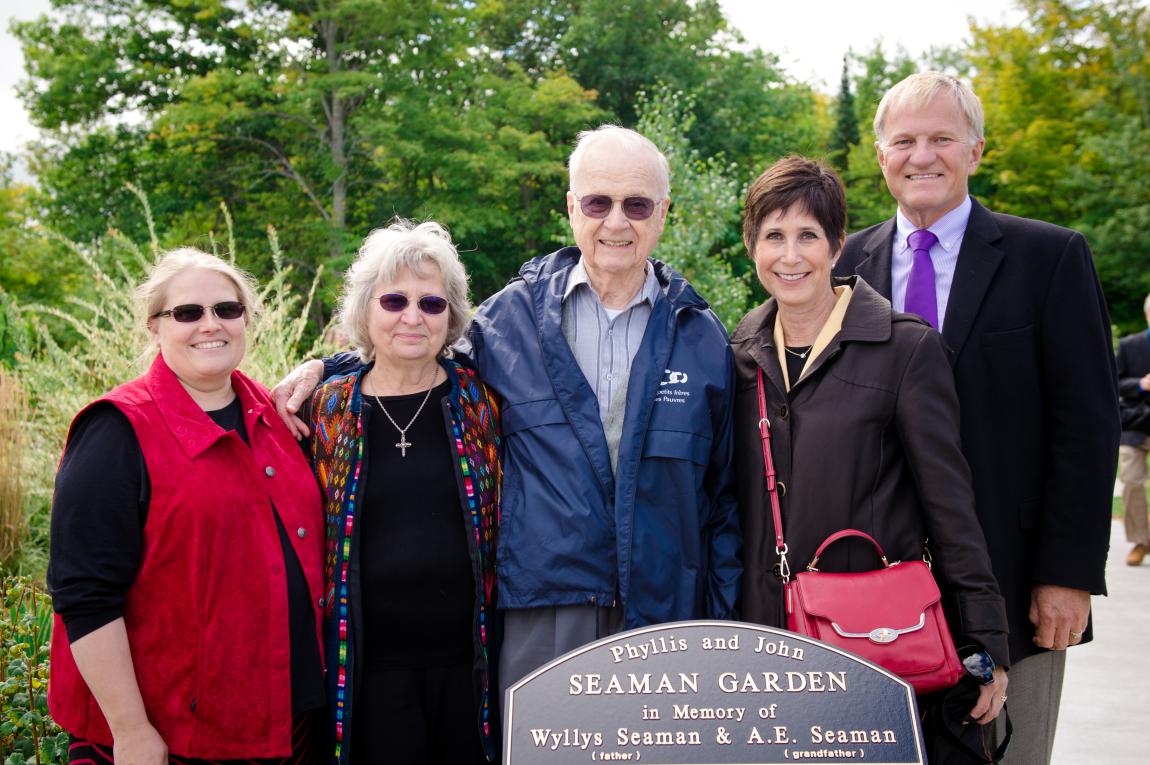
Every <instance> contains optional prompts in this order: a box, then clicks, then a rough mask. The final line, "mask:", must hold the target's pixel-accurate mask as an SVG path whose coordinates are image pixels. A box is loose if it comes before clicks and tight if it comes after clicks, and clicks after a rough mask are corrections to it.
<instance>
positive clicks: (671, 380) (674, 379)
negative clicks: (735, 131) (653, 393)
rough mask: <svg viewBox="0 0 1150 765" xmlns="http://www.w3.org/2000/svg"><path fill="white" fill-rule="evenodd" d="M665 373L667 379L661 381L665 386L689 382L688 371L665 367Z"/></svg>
mask: <svg viewBox="0 0 1150 765" xmlns="http://www.w3.org/2000/svg"><path fill="white" fill-rule="evenodd" d="M663 373H664V374H665V375H667V377H666V379H664V380H662V381H660V382H659V385H660V386H663V385H681V384H683V383H685V382H687V373H686V372H672V371H671V370H670V369H665V370H663Z"/></svg>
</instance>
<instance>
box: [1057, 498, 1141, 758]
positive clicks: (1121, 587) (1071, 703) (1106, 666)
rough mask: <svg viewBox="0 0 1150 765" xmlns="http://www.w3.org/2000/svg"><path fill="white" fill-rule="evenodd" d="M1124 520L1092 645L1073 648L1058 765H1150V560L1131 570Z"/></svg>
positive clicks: (1114, 540)
mask: <svg viewBox="0 0 1150 765" xmlns="http://www.w3.org/2000/svg"><path fill="white" fill-rule="evenodd" d="M1129 551H1130V545H1128V544H1126V534H1125V532H1124V531H1123V529H1122V523H1121V521H1115V522H1114V525H1113V527H1112V528H1111V531H1110V558H1109V560H1108V562H1107V564H1106V586H1107V588H1108V589H1109V591H1110V596H1109V597H1106V598H1094V602H1093V606H1092V607H1093V610H1094V634H1095V635H1096V637H1095V639H1094V641H1093V642H1091V643H1088V644H1087V645H1084V646H1081V647H1079V648H1072V649H1070V653H1069V654H1068V656H1067V659H1066V684H1065V686H1064V687H1063V691H1062V710H1061V713H1060V714H1059V717H1058V734H1057V736H1056V737H1055V739H1054V758H1053V765H1082V763H1105V764H1106V765H1145V764H1146V763H1150V559H1148V560H1147V561H1146V562H1144V563H1143V564H1142V565H1141V566H1140V567H1139V568H1132V567H1130V566H1127V565H1126V553H1127V552H1129Z"/></svg>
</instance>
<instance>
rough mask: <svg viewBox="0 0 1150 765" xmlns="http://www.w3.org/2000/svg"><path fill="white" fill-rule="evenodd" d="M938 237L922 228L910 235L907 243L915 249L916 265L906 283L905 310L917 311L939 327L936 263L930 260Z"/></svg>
mask: <svg viewBox="0 0 1150 765" xmlns="http://www.w3.org/2000/svg"><path fill="white" fill-rule="evenodd" d="M937 241H938V237H937V236H935V235H934V234H933V233H931V232H930V231H929V230H928V229H925V228H920V229H919V230H917V231H915V232H914V233H913V234H911V235H910V237H908V239H907V243H908V244H910V248H911V249H912V250H914V265H913V266H911V269H910V281H908V282H907V283H906V303H905V305H904V306H903V310H905V311H906V312H907V313H917V314H918V315H919V316H921V317H922V318H924V319H926V320H927V321H929V322H930V326H932V327H934V328H935V329H938V296H937V295H936V294H935V290H934V263H932V262H931V260H930V248H931V247H933V246H934V245H935V242H937Z"/></svg>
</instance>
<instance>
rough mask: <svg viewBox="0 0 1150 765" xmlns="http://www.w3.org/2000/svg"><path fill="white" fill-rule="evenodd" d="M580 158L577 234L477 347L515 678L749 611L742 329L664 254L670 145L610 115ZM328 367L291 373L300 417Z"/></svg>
mask: <svg viewBox="0 0 1150 765" xmlns="http://www.w3.org/2000/svg"><path fill="white" fill-rule="evenodd" d="M569 168H570V189H569V191H568V192H567V213H568V218H569V220H570V222H571V231H572V233H573V234H574V238H575V245H576V246H574V247H564V248H563V249H561V250H558V251H557V252H553V253H551V254H549V255H544V256H541V257H538V258H535V259H533V260H530V261H528V262H527V263H525V264H524V265H523V266H522V267H521V268H520V270H519V275H518V276H517V277H515V278H514V279H512V280H511V282H510V283H509V284H508V285H507V286H506V287H505V288H504V289H502V290H501V291H500V292H498V293H496V294H495V295H493V296H492V297H491V298H489V299H488V300H487V301H486V302H484V303H483V305H481V306H480V307H479V309H478V310H477V311H476V313H475V316H474V319H473V321H472V323H471V325H470V328H469V329H468V331H467V334H466V337H465V338H464V340H462V341H461V342H460V345H459V347H458V348H457V350H458V351H460V352H462V353H463V354H466V355H467V356H470V358H471V359H472V361H473V362H474V364H475V365H476V367H477V368H478V370H479V372H480V374H481V375H482V377H483V379H484V381H485V382H486V383H487V384H488V385H490V386H491V387H492V388H493V389H495V390H496V391H497V392H498V393H499V395H500V397H501V399H502V425H503V436H504V441H503V497H502V502H503V505H502V515H501V521H500V528H499V548H498V559H497V560H498V588H499V592H498V603H499V606H500V608H501V609H502V613H503V615H504V632H503V642H502V649H501V656H500V664H499V680H500V685H501V686H502V688H501V690H502V689H506V688H507V687H509V686H510V685H511V684H513V683H514V682H515V681H517V680H518V679H520V678H521V677H523V676H524V675H526V674H527V673H529V672H530V671H532V670H533V669H535V668H536V667H538V666H540V665H542V664H544V663H546V662H547V661H550V660H551V659H553V658H555V657H557V656H559V655H561V654H563V653H566V652H567V651H569V650H572V649H574V648H576V647H578V646H580V645H583V644H585V643H587V642H590V641H592V640H595V639H597V638H601V637H606V636H608V635H611V634H613V633H615V632H619V631H621V630H623V629H631V628H633V627H641V626H644V625H648V624H654V623H658V622H667V621H675V620H680V619H692V618H733V617H734V616H735V603H736V599H737V597H738V585H739V578H740V575H741V572H742V567H741V564H740V563H739V558H738V554H739V547H740V535H739V527H738V519H737V515H736V508H735V500H734V495H733V492H732V486H731V482H732V475H731V410H732V400H733V393H734V379H733V366H732V360H731V352H730V350H729V349H728V346H727V336H726V333H725V331H724V330H723V327H722V325H721V324H720V323H719V321H718V319H717V318H716V317H715V315H714V314H713V313H712V312H711V310H710V309H709V308H708V306H707V303H706V302H705V301H704V300H703V299H702V298H701V297H699V295H698V293H696V292H695V290H694V289H693V288H692V287H691V285H690V284H689V283H688V282H687V280H686V279H684V278H683V277H682V276H681V275H679V274H677V273H675V272H674V271H673V270H671V269H670V268H669V267H668V266H666V265H665V264H663V263H660V262H659V261H657V260H654V259H653V258H652V257H651V256H652V254H653V252H654V251H655V248H656V245H657V244H658V243H659V236H660V235H661V234H662V232H663V226H664V224H665V222H666V219H667V210H668V208H669V207H670V204H671V200H670V189H669V170H668V165H667V159H666V157H664V156H663V154H662V153H661V152H660V151H659V150H658V148H656V147H655V145H654V144H653V143H651V141H649V140H648V139H647V138H645V137H643V136H642V135H640V134H639V133H636V132H635V131H633V130H627V129H624V128H621V127H616V126H612V125H604V126H602V127H600V128H598V129H597V130H593V131H585V132H583V133H581V134H580V135H579V137H578V141H577V143H576V146H575V150H574V151H573V152H572V154H571V158H570V162H569ZM348 356H349V355H345V356H344V357H335V359H331V360H328V362H327V366H326V370H325V371H326V372H327V373H328V374H331V373H334V372H336V371H347V368H348V364H349V363H350V364H354V363H358V361H357V360H356V359H355V358H354V357H350V358H348ZM319 377H320V371H319V364H318V362H308V363H307V364H305V365H303V366H301V367H299V368H297V370H296V371H295V372H293V373H292V374H291V375H290V376H289V377H288V378H287V379H286V380H284V381H283V382H282V383H280V385H279V386H277V388H276V389H275V391H274V396H275V398H276V402H277V405H278V406H279V407H280V410H281V414H283V415H284V416H285V420H291V421H290V422H289V427H292V428H293V429H295V430H297V432H298V431H300V430H301V428H302V423H300V422H299V420H298V419H295V418H294V417H292V416H291V415H289V414H288V413H289V412H290V413H292V414H294V412H295V411H296V410H297V409H298V407H299V406H300V404H302V402H303V400H304V399H305V397H306V395H307V394H308V393H309V392H310V391H311V389H312V388H313V387H314V386H315V385H316V384H317V383H318V382H319Z"/></svg>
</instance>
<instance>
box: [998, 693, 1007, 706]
mask: <svg viewBox="0 0 1150 765" xmlns="http://www.w3.org/2000/svg"><path fill="white" fill-rule="evenodd" d="M998 698H1000V699H1002V703H1003V704H1005V703H1006V694H1005V693H1004V694H1002V695H1001V696H999V697H998Z"/></svg>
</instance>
